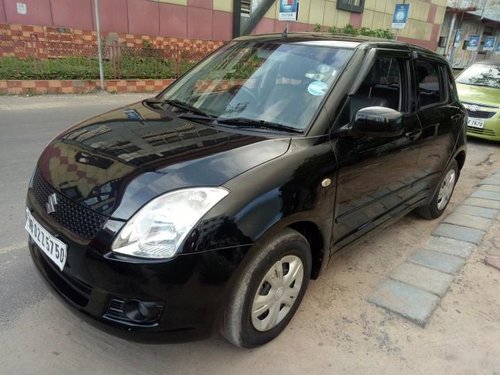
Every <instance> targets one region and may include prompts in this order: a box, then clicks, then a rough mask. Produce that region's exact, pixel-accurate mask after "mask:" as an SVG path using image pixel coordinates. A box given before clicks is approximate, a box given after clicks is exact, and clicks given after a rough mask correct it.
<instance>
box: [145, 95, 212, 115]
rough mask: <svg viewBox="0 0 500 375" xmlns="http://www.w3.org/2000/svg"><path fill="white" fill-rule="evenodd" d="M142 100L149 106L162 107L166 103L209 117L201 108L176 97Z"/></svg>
mask: <svg viewBox="0 0 500 375" xmlns="http://www.w3.org/2000/svg"><path fill="white" fill-rule="evenodd" d="M144 102H145V103H146V104H148V105H150V106H159V107H162V106H163V105H164V104H168V105H171V106H174V107H177V108H180V109H182V110H184V111H187V112H191V113H194V114H196V115H199V116H204V117H210V116H209V115H208V114H206V113H205V112H203V111H202V110H201V109H198V108H196V107H195V106H193V105H191V104H189V103H186V102H183V101H181V100H177V99H167V100H163V99H157V98H151V99H146V100H144Z"/></svg>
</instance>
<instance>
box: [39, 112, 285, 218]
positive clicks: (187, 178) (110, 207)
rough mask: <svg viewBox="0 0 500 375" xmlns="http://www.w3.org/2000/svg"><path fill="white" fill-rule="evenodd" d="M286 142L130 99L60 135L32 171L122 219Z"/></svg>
mask: <svg viewBox="0 0 500 375" xmlns="http://www.w3.org/2000/svg"><path fill="white" fill-rule="evenodd" d="M289 144H290V139H289V138H279V139H276V138H266V137H264V136H258V135H248V134H246V135H245V134H241V133H238V132H233V130H232V129H228V130H227V131H224V130H221V129H220V128H213V127H209V126H205V125H201V124H197V123H194V122H191V121H188V120H185V119H181V118H178V117H177V116H176V115H174V114H172V113H169V112H165V111H157V110H153V109H151V108H149V107H147V106H146V105H144V104H143V103H136V104H133V105H130V106H128V107H124V108H120V109H117V110H115V111H111V112H108V113H106V114H103V115H101V116H98V117H95V118H92V119H90V120H87V121H85V122H82V123H80V124H78V125H76V126H74V127H72V128H70V129H68V130H67V131H65V132H64V133H62V134H61V135H59V136H58V137H57V138H56V139H54V140H53V141H52V142H51V143H50V144H49V145H48V146H47V147H46V149H45V150H44V151H43V153H42V155H41V157H40V159H39V161H38V169H39V171H40V173H41V175H42V177H43V178H44V179H45V180H46V181H47V182H48V183H50V184H51V185H52V186H54V187H55V188H56V189H57V190H58V191H59V192H60V193H62V194H64V195H65V196H66V197H68V198H70V199H72V200H74V201H77V202H79V203H81V204H83V205H85V206H87V207H89V208H91V209H93V210H95V211H97V212H99V213H102V214H104V215H110V216H113V217H114V218H118V219H125V220H126V219H128V218H130V216H131V215H132V214H133V213H134V212H136V211H137V210H138V209H139V208H140V207H141V206H143V205H144V204H145V203H146V202H148V201H149V200H151V199H152V198H154V197H156V196H158V195H160V194H162V193H165V192H168V191H171V190H175V189H179V188H185V187H193V186H219V185H222V184H224V183H225V182H226V181H228V180H230V179H232V178H234V177H236V176H237V175H239V174H241V173H243V172H245V171H247V170H249V169H251V168H254V167H256V166H257V165H259V164H262V163H264V162H266V161H268V160H271V159H273V158H276V157H278V156H280V155H282V154H284V153H285V152H286V151H287V149H288V147H289Z"/></svg>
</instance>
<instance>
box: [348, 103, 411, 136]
mask: <svg viewBox="0 0 500 375" xmlns="http://www.w3.org/2000/svg"><path fill="white" fill-rule="evenodd" d="M403 130H404V129H403V114H402V113H401V112H399V111H396V110H394V109H392V108H387V107H366V108H363V109H360V110H359V111H358V112H356V116H355V118H354V121H353V123H352V125H351V126H350V129H349V133H350V134H352V135H358V136H359V135H362V136H369V137H397V136H400V135H401V134H403Z"/></svg>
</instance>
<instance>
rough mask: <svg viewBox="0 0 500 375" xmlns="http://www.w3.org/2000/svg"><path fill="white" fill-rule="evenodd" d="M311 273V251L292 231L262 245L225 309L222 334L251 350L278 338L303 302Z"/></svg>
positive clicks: (247, 266) (306, 243) (246, 267)
mask: <svg viewBox="0 0 500 375" xmlns="http://www.w3.org/2000/svg"><path fill="white" fill-rule="evenodd" d="M310 274H311V249H310V247H309V243H308V242H307V240H306V239H305V238H304V237H303V236H302V235H301V234H300V233H298V232H296V231H294V230H292V229H285V230H284V231H282V232H281V233H280V234H279V235H278V236H276V237H275V238H273V239H271V240H270V241H267V242H266V243H265V244H263V245H261V246H260V247H259V249H258V251H257V252H256V254H255V255H254V257H253V258H252V259H251V260H250V262H249V263H248V264H247V265H246V266H245V268H244V269H243V272H242V275H241V277H240V279H239V280H238V282H237V284H236V286H235V288H234V291H233V294H232V296H231V299H230V301H229V303H228V306H227V307H226V310H225V314H224V322H223V325H222V327H221V333H222V335H223V336H224V337H225V338H226V339H228V340H229V341H230V342H231V343H233V344H234V345H236V346H240V347H246V348H251V347H255V346H259V345H262V344H265V343H267V342H269V341H271V340H272V339H274V338H275V337H277V336H278V335H279V334H280V333H281V332H282V331H283V329H284V328H285V327H286V326H287V324H288V323H289V322H290V320H291V319H292V317H293V315H294V314H295V312H296V311H297V308H298V307H299V305H300V302H301V301H302V297H303V296H304V294H305V291H306V289H307V285H308V283H309V275H310Z"/></svg>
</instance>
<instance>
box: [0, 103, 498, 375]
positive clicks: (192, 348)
mask: <svg viewBox="0 0 500 375" xmlns="http://www.w3.org/2000/svg"><path fill="white" fill-rule="evenodd" d="M142 97H143V96H140V95H122V96H111V95H103V96H99V95H90V96H43V97H33V98H23V97H21V98H19V97H0V176H1V177H0V192H1V193H0V197H1V198H0V228H1V231H0V233H1V236H0V374H3V373H5V374H7V373H16V374H32V373H37V374H52V373H55V372H60V373H63V374H73V373H75V374H76V373H78V374H111V373H122V374H138V373H158V372H164V373H183V374H190V373H218V374H225V373H228V374H230V373H236V372H237V373H240V374H255V373H271V372H272V373H284V372H288V373H304V372H310V373H395V374H396V373H397V374H399V373H402V372H411V373H424V372H426V371H427V373H429V372H430V373H436V371H438V372H441V370H444V369H449V370H451V371H452V373H455V372H454V370H458V369H463V370H464V371H465V370H466V369H470V370H475V369H476V368H479V369H481V368H483V369H484V368H485V369H487V370H488V372H485V373H491V372H490V371H489V370H490V369H495V366H499V367H496V369H497V370H500V363H499V362H498V358H499V357H500V350H499V349H498V342H500V341H499V340H496V341H495V340H493V338H492V337H495V335H496V337H497V338H500V333H498V331H496V332H495V331H493V332H491V330H492V328H491V327H492V326H488V327H486V328H485V327H483V326H481V327H482V328H484V329H485V330H486V331H485V334H484V335H482V336H481V339H479V338H478V336H475V335H474V334H473V333H467V332H466V330H464V331H463V334H462V335H458V336H457V333H456V332H455V331H460V330H463V325H464V324H469V325H473V324H474V322H475V321H476V320H475V319H476V315H474V312H475V311H476V310H474V309H477V308H478V307H477V306H472V305H473V303H471V302H470V301H467V300H466V299H465V297H463V298H462V299H461V298H460V296H459V295H453V291H452V292H451V293H452V295H453V297H450V298H453V301H454V302H453V303H455V305H454V307H456V305H460V304H461V303H462V304H464V306H462V307H460V309H461V310H463V311H469V310H470V311H472V312H471V314H470V316H471V317H472V318H471V319H473V320H472V323H470V322H469V323H467V322H461V321H460V320H457V321H456V322H455V323H453V322H450V317H449V316H448V315H447V311H449V310H448V305H449V304H450V303H452V302H451V301H447V300H446V299H445V300H444V301H443V303H442V308H441V309H442V311H440V312H439V311H438V313H437V314H436V315H437V316H436V318H433V321H432V322H431V324H430V327H429V328H426V330H422V329H421V328H418V327H415V326H413V325H412V324H410V323H408V322H406V321H404V320H403V319H401V318H398V317H394V316H391V315H388V314H387V313H385V312H384V311H382V310H380V309H378V308H376V307H374V306H372V305H370V304H368V303H367V302H366V296H367V294H368V293H369V292H370V291H371V290H372V289H373V287H374V286H375V285H376V284H377V282H378V281H379V280H380V279H381V278H383V277H384V276H385V275H386V274H387V273H388V272H390V270H391V269H393V268H394V267H395V266H397V265H398V264H399V262H400V261H401V259H404V258H405V257H406V256H407V255H408V254H409V253H411V251H413V250H414V249H415V248H416V247H417V246H418V245H419V244H420V243H423V241H424V240H425V239H426V236H428V235H429V234H430V233H431V231H432V230H433V228H434V227H435V226H436V225H437V224H438V221H434V222H428V221H424V220H419V219H417V218H416V217H415V216H414V215H408V216H407V217H405V218H403V219H402V220H401V221H399V222H398V223H396V224H394V225H393V226H391V227H390V228H389V229H387V230H385V231H384V232H383V233H380V234H377V235H376V236H374V237H373V238H371V239H370V240H367V241H365V243H361V244H360V245H358V246H357V247H356V248H353V249H352V250H350V252H349V253H348V254H345V255H342V256H340V257H339V258H338V260H336V262H335V264H334V265H333V266H331V267H330V268H329V270H328V271H327V272H326V274H325V275H323V277H322V278H321V279H320V280H318V281H315V282H313V283H312V285H311V287H310V290H309V291H308V293H307V295H306V298H305V300H304V303H303V305H302V307H301V308H300V309H299V312H298V314H297V316H296V317H295V318H294V320H293V321H292V323H291V325H290V326H289V327H288V329H287V330H286V331H285V332H284V334H283V335H281V336H280V337H279V338H278V339H277V340H275V341H274V342H272V343H270V344H268V345H266V346H264V347H262V348H259V349H256V350H239V349H236V348H233V347H232V346H230V345H229V344H227V343H226V342H225V341H224V340H223V339H222V338H220V337H215V338H212V339H209V340H205V341H200V342H193V343H183V344H175V345H172V344H169V345H145V344H136V343H132V342H127V341H124V340H122V339H119V338H115V337H112V336H109V335H107V334H106V333H104V332H101V331H99V330H97V329H95V328H94V327H91V326H89V325H88V324H86V323H85V322H83V321H81V320H80V319H79V318H78V317H77V316H76V315H74V314H72V313H71V311H70V310H69V309H68V308H67V306H65V305H63V304H61V303H60V302H59V300H57V299H55V298H54V297H53V296H52V294H51V293H50V292H49V290H48V288H47V287H46V286H45V284H43V283H42V282H41V280H40V277H39V275H38V274H37V273H36V272H35V269H34V267H33V265H32V263H31V260H30V258H29V255H28V251H27V247H26V239H27V235H26V233H25V231H24V199H25V193H26V188H27V184H28V180H29V178H30V175H31V173H32V171H33V167H34V165H35V162H36V159H37V157H38V155H39V154H40V152H41V150H42V149H43V147H44V146H45V145H46V144H47V143H48V142H49V141H50V140H51V139H52V138H53V137H54V136H55V135H56V134H57V133H59V132H60V131H62V130H63V129H65V128H66V127H68V126H69V125H71V124H74V123H76V122H78V121H80V120H83V119H85V118H88V117H90V116H93V115H97V114H99V113H102V112H104V111H106V110H109V109H113V108H115V107H117V106H120V105H124V104H127V103H130V102H134V101H137V100H140V99H141V98H142ZM499 160H500V148H499V146H498V145H496V144H493V143H489V142H478V141H472V142H470V143H469V156H468V159H467V162H466V168H465V169H464V173H463V175H462V177H461V181H460V183H459V186H458V187H457V190H456V192H455V195H454V197H453V200H452V203H451V207H453V204H454V203H455V202H457V201H459V200H461V199H463V198H464V197H465V195H466V194H468V193H469V192H470V191H471V190H472V189H473V187H474V185H475V184H476V183H477V181H478V180H479V178H482V177H485V176H486V175H487V174H488V172H489V171H491V170H492V169H493V168H498V167H499V164H498V161H499ZM466 272H473V270H472V271H467V270H466ZM474 272H475V271H474ZM481 272H483V271H481ZM473 276H474V275H470V277H471V278H473ZM483 276H484V275H483ZM464 277H465V278H467V277H468V276H467V275H466V276H464ZM491 280H495V279H494V277H492V279H491ZM491 280H486V281H484V283H485V284H484V285H480V286H478V287H485V285H486V286H488V285H489V284H488V282H489V281H491ZM492 282H493V281H492ZM492 285H493V286H494V285H496V288H497V289H496V291H494V295H496V296H498V291H499V290H498V280H497V281H496V284H495V283H494V282H493V284H492ZM463 293H465V294H467V290H465V292H463ZM471 293H472V291H471ZM455 294H456V293H455ZM481 303H485V302H484V301H483V302H481V301H479V302H477V301H476V302H475V304H477V305H478V306H480V305H481ZM468 309H469V310H468ZM497 311H498V310H497ZM478 314H479V313H478ZM488 314H490V312H489V310H488V307H484V308H482V309H481V313H480V314H479V316H481V317H482V319H483V321H484V319H485V316H489V315H488ZM464 315H465V314H464ZM477 320H479V319H477ZM498 320H500V319H497V322H498ZM450 324H451V325H450ZM453 324H455V325H453ZM477 324H479V323H477ZM492 324H493V323H492ZM481 327H479V328H481ZM476 328H477V327H476ZM479 328H478V329H479ZM493 329H498V323H497V325H496V326H493ZM447 332H455V333H453V335H455V336H453V337H455V342H453V343H452V342H449V340H447V338H446V337H447V335H448V333H447ZM471 332H472V331H471ZM488 334H490V336H491V337H490V336H488ZM492 335H493V336H492ZM469 336H471V337H469ZM469 339H471V340H473V341H474V340H475V345H476V346H475V347H474V348H476V349H470V348H469V345H465V344H464V343H467V342H468V340H469ZM437 343H442V344H443V345H446V346H447V347H448V349H447V350H448V351H449V352H450V353H448V352H447V353H448V354H446V355H445V354H442V355H441V354H439V353H440V352H439V350H438V349H436V347H437V346H436V345H438V344H437ZM495 344H496V348H495ZM492 345H493V347H491V346H492ZM435 346H436V347H435ZM488 346H489V348H488ZM433 348H434V349H433ZM474 350H476V351H477V353H478V355H477V356H474V357H473V358H472V359H471V358H470V356H472V355H473V354H474V353H475V351H474ZM436 353H437V354H436ZM484 353H487V355H486V357H485V358H483V357H484V356H483V357H482V356H481V355H482V354H484ZM468 356H469V357H468ZM462 357H463V358H464V359H463V360H462V359H461V358H462ZM475 361H476V362H477V363H476V362H475ZM476 365H477V366H476ZM467 366H469V367H467ZM471 366H472V367H471ZM473 372H475V371H473ZM464 373H465V372H464Z"/></svg>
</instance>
